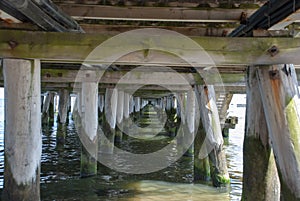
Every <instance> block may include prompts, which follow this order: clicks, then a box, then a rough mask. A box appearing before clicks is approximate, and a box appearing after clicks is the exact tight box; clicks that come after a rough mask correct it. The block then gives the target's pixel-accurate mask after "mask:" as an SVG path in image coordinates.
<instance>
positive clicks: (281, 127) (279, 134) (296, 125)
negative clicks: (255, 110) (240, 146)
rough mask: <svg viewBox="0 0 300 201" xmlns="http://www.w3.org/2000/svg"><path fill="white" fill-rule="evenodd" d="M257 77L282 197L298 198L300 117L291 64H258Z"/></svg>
mask: <svg viewBox="0 0 300 201" xmlns="http://www.w3.org/2000/svg"><path fill="white" fill-rule="evenodd" d="M257 80H258V83H259V89H260V93H261V97H262V102H263V106H264V112H265V116H266V121H267V126H268V130H269V133H270V139H271V142H272V147H273V150H274V155H275V159H276V163H277V169H278V173H279V177H280V183H281V192H282V195H283V199H284V200H300V137H299V136H300V120H299V112H298V108H297V101H299V92H298V83H297V79H296V75H295V68H294V66H293V65H273V66H269V67H264V66H262V67H260V68H259V69H258V72H257Z"/></svg>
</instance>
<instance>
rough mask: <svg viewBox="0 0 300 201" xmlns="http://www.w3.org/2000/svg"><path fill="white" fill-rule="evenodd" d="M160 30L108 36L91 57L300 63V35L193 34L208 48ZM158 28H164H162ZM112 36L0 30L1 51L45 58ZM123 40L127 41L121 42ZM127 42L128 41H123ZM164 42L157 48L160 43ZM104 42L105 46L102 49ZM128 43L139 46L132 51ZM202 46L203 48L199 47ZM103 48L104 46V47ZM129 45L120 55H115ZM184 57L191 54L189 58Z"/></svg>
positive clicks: (63, 56)
mask: <svg viewBox="0 0 300 201" xmlns="http://www.w3.org/2000/svg"><path fill="white" fill-rule="evenodd" d="M155 31H156V30H153V29H152V30H151V29H149V30H147V32H150V33H149V35H148V36H139V37H140V38H139V37H136V36H133V37H126V40H124V38H122V37H120V36H118V37H114V38H113V39H112V40H110V42H108V43H107V42H106V45H105V51H101V54H100V53H99V54H95V55H90V56H89V58H88V60H89V61H90V62H96V63H97V64H107V63H109V64H110V63H111V62H115V63H118V64H128V65H150V64H151V65H155V64H157V65H168V66H191V64H192V65H195V66H207V65H209V66H211V65H212V63H214V64H216V65H234V64H237V65H252V64H261V65H262V64H284V63H293V64H296V65H297V64H298V65H299V64H300V60H299V59H298V56H299V52H300V39H297V38H214V37H210V38H207V37H191V39H192V40H194V41H195V42H196V44H198V45H199V47H202V48H203V51H200V53H201V56H203V57H206V58H204V59H199V47H198V48H196V49H194V47H192V48H191V47H188V46H186V45H184V44H185V42H186V41H188V40H184V41H180V40H178V37H173V36H168V35H165V36H163V37H162V36H161V35H160V34H159V33H158V34H157V35H152V34H151V32H155ZM158 32H159V31H158ZM111 37H112V36H108V35H101V34H78V33H50V32H47V33H46V32H29V31H9V30H1V31H0V57H1V58H5V57H10V58H39V59H41V60H42V61H55V62H82V61H84V60H86V58H87V57H88V55H89V54H90V53H91V52H92V51H93V50H94V48H96V47H98V46H99V45H101V48H103V44H102V43H103V42H104V41H106V40H107V39H109V38H111ZM121 43H122V44H121ZM124 44H125V46H124ZM120 45H121V46H120ZM157 47H159V48H160V50H168V52H166V51H157V50H154V49H155V48H157ZM101 48H100V50H101ZM129 49H133V50H137V51H133V52H130V53H129V54H128V52H126V51H128V50H129ZM200 49H201V48H200ZM103 50H104V49H103ZM122 51H124V54H125V55H121V57H119V58H118V59H117V60H116V59H115V58H112V56H115V55H116V54H120V53H122ZM174 53H178V54H179V56H180V57H181V58H184V57H188V58H189V60H190V61H189V62H190V64H188V63H187V62H186V61H184V60H183V59H181V58H179V57H178V56H175V55H174Z"/></svg>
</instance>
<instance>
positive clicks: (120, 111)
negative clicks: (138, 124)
mask: <svg viewBox="0 0 300 201" xmlns="http://www.w3.org/2000/svg"><path fill="white" fill-rule="evenodd" d="M123 112H124V91H122V90H118V103H117V114H116V115H117V127H116V136H115V141H116V142H121V141H122V136H123V133H122V131H123V125H122V124H123Z"/></svg>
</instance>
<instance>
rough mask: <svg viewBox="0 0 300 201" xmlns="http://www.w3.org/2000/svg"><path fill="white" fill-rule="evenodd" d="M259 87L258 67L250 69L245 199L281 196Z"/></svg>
mask: <svg viewBox="0 0 300 201" xmlns="http://www.w3.org/2000/svg"><path fill="white" fill-rule="evenodd" d="M257 89H258V81H257V76H256V68H255V67H249V68H248V73H247V110H246V125H245V138H244V151H243V158H244V168H243V194H242V200H257V201H258V200H261V201H265V200H272V201H276V200H277V201H279V200H280V182H279V177H278V174H277V168H276V164H275V159H274V155H273V152H272V148H271V145H270V144H269V133H268V128H267V123H266V119H265V114H264V108H263V104H262V101H261V97H260V92H259V90H257Z"/></svg>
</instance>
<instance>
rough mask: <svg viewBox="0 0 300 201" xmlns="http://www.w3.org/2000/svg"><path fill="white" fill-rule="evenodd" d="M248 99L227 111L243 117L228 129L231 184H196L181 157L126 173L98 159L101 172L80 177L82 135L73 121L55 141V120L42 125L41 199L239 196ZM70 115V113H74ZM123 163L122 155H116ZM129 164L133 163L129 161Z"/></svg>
mask: <svg viewBox="0 0 300 201" xmlns="http://www.w3.org/2000/svg"><path fill="white" fill-rule="evenodd" d="M237 100H238V103H244V101H245V99H244V96H235V97H234V98H233V102H232V104H231V106H230V108H229V114H231V115H236V116H238V117H239V124H238V125H237V126H236V129H231V130H230V137H229V139H226V140H225V141H227V142H226V143H225V144H226V147H225V149H226V155H227V163H228V168H229V174H230V177H231V186H230V189H229V190H225V189H221V188H215V187H212V186H211V182H208V183H201V184H199V183H197V184H193V182H192V181H193V160H192V158H190V157H182V158H180V159H179V160H178V161H176V162H174V163H172V164H171V165H170V166H169V167H167V168H165V169H162V170H160V171H158V172H153V173H148V174H136V175H134V174H125V173H119V172H116V171H114V170H111V169H109V168H107V167H105V166H103V165H101V164H100V163H99V164H98V175H97V176H95V177H89V178H80V150H81V148H80V140H79V138H78V135H77V132H76V129H75V125H74V122H73V121H72V120H70V122H69V123H68V125H67V132H66V141H65V143H64V145H63V146H62V145H61V144H59V143H57V130H58V128H57V125H56V124H54V125H53V126H43V153H42V161H41V162H42V165H41V199H42V200H87V201H92V200H124V201H125V200H126V201H137V200H141V201H148V200H155V201H163V200H174V201H176V200H178V201H181V200H222V201H223V200H240V197H241V192H242V164H243V163H242V162H243V159H242V155H243V154H242V150H243V149H242V145H243V133H244V113H245V108H244V107H236V106H237V105H236V103H234V102H236V101H237ZM0 103H1V105H0V132H1V133H0V136H1V137H0V154H1V155H0V157H1V158H0V160H1V161H0V173H1V180H0V182H1V188H3V168H4V147H3V145H4V140H3V135H4V101H3V100H1V102H0ZM70 119H71V118H70ZM167 142H168V138H166V137H164V136H157V139H153V140H151V141H149V142H147V143H148V145H151V146H145V144H140V143H137V142H136V141H134V140H128V141H124V142H122V143H120V144H119V147H120V148H122V147H123V149H126V150H130V149H132V151H133V149H134V152H139V150H143V151H146V152H147V151H148V152H150V151H151V150H152V149H155V147H157V148H159V147H161V146H163V145H164V144H165V143H167ZM115 160H119V165H120V166H122V165H124V164H123V163H122V160H126V159H125V158H123V159H122V156H119V158H115ZM127 168H130V166H128V167H127Z"/></svg>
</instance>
